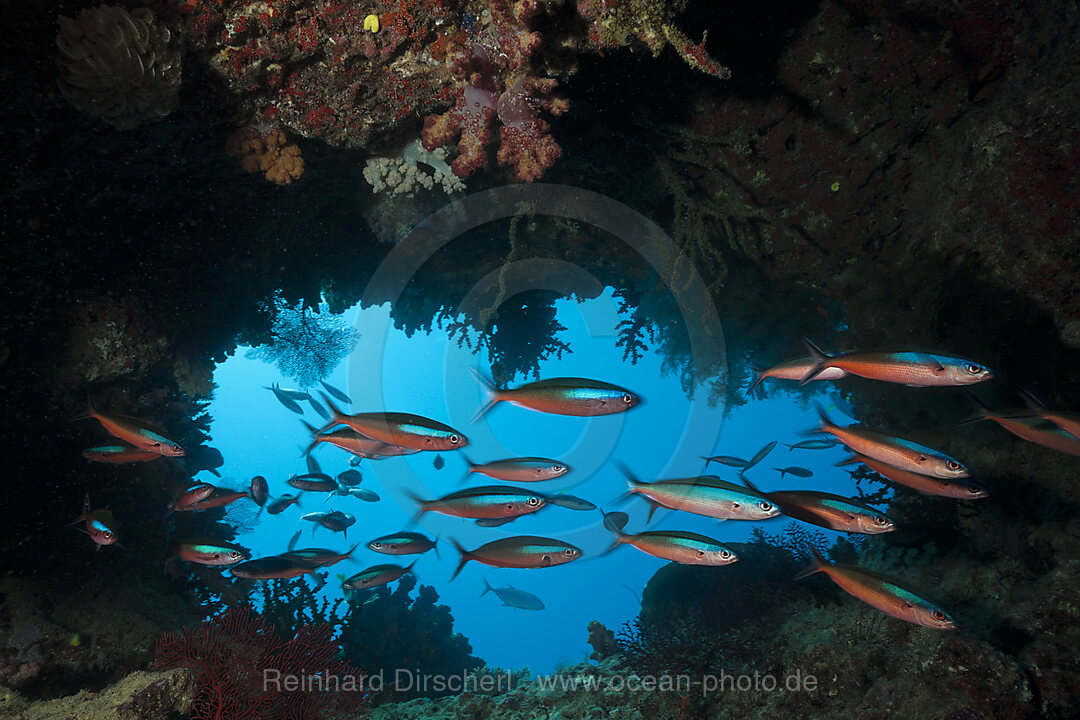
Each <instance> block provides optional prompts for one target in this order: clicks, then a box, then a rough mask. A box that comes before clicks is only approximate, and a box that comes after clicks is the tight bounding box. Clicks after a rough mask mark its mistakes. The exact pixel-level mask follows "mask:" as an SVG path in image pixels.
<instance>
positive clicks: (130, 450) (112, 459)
mask: <svg viewBox="0 0 1080 720" xmlns="http://www.w3.org/2000/svg"><path fill="white" fill-rule="evenodd" d="M82 456H83V457H84V458H86V459H87V460H90V461H91V462H100V463H114V464H118V465H120V464H126V463H137V462H147V461H149V460H157V459H158V458H161V457H164V456H163V455H162V454H161V453H155V452H148V451H146V450H140V449H138V448H136V447H133V446H131V445H126V444H125V445H102V446H99V447H92V448H88V449H86V450H83V451H82Z"/></svg>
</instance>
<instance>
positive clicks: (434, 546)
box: [431, 535, 442, 560]
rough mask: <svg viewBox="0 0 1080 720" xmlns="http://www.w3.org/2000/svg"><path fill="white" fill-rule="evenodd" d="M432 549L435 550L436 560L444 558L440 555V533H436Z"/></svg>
mask: <svg viewBox="0 0 1080 720" xmlns="http://www.w3.org/2000/svg"><path fill="white" fill-rule="evenodd" d="M431 549H432V550H434V551H435V559H436V560H442V557H440V556H439V536H438V535H436V536H435V539H434V540H432V541H431Z"/></svg>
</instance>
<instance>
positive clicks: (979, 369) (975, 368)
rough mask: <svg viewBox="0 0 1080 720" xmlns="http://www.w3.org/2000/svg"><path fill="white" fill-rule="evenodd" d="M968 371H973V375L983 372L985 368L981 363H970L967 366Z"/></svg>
mask: <svg viewBox="0 0 1080 720" xmlns="http://www.w3.org/2000/svg"><path fill="white" fill-rule="evenodd" d="M967 371H968V372H969V373H971V374H972V375H978V374H979V373H981V372H982V371H983V369H982V367H980V366H979V365H976V364H975V363H971V364H970V365H968V366H967Z"/></svg>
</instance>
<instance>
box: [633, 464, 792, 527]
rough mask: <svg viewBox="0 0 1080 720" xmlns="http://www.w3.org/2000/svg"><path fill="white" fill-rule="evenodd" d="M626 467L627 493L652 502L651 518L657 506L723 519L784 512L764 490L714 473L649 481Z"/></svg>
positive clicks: (761, 518)
mask: <svg viewBox="0 0 1080 720" xmlns="http://www.w3.org/2000/svg"><path fill="white" fill-rule="evenodd" d="M622 470H623V474H625V475H626V477H627V480H628V481H629V483H630V487H629V490H628V491H627V492H629V493H630V494H634V495H641V496H642V497H644V498H646V499H647V500H648V501H649V503H650V504H651V505H652V507H651V508H650V510H649V517H650V518H651V517H652V514H653V512H655V511H656V508H657V506H659V507H666V508H670V509H671V510H682V511H683V512H689V513H694V514H695V515H704V516H705V517H711V518H716V519H719V520H766V519H768V518H771V517H776V516H777V515H779V514H780V508H778V507H777V506H776V504H775V503H773V502H772V501H770V500H769V499H768V498H766V497H765V496H764V495H762V494H761V493H758V492H755V491H753V490H750V489H749V488H746V487H743V486H740V485H735V484H733V483H729V482H725V481H724V480H721V479H720V478H718V477H714V476H711V475H699V476H697V477H689V478H671V479H667V480H657V481H655V482H651V483H645V482H641V481H640V480H638V479H637V478H635V477H634V476H633V474H631V473H630V472H629V471H628V470H627V469H626V468H622Z"/></svg>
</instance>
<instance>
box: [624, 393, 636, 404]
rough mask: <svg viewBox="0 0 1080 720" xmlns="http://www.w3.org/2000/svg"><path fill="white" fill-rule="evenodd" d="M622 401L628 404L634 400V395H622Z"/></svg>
mask: <svg viewBox="0 0 1080 720" xmlns="http://www.w3.org/2000/svg"><path fill="white" fill-rule="evenodd" d="M622 401H623V402H624V403H626V404H627V405H629V404H630V403H632V402H634V396H633V395H631V394H630V393H627V394H625V395H623V396H622Z"/></svg>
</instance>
